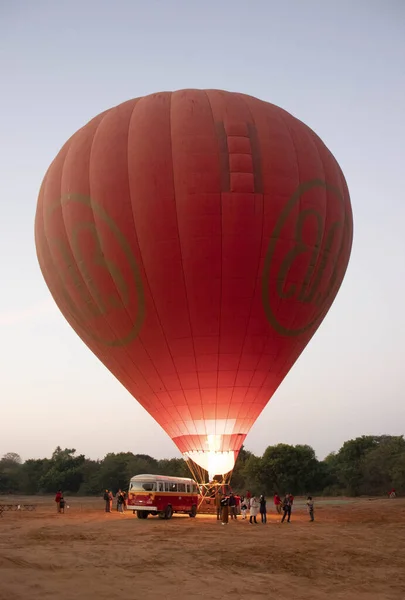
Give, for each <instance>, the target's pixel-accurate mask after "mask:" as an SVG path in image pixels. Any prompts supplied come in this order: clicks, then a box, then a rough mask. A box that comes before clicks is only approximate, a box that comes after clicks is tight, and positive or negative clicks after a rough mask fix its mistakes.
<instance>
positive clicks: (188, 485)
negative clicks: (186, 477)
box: [186, 483, 191, 494]
mask: <svg viewBox="0 0 405 600" xmlns="http://www.w3.org/2000/svg"><path fill="white" fill-rule="evenodd" d="M186 492H187V494H189V493H190V492H191V490H190V484H189V483H186Z"/></svg>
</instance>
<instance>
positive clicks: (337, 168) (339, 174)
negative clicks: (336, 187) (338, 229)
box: [312, 132, 349, 331]
mask: <svg viewBox="0 0 405 600" xmlns="http://www.w3.org/2000/svg"><path fill="white" fill-rule="evenodd" d="M312 134H313V135H312V137H313V144H314V145H315V147H316V150H317V152H318V154H319V156H320V151H319V147H318V145H322V146H323V147H324V148H325V149H326V150H327V152H329V154H330V156H331V159H332V163H333V166H334V169H335V171H336V173H337V177H338V179H339V181H340V186H341V189H342V199H343V202H342V206H343V226H342V238H341V243H340V246H339V251H338V252H337V256H338V257H339V256H340V254H341V248H342V246H343V245H344V242H345V229H346V226H347V221H346V219H347V210H346V209H347V206H346V199H345V196H344V193H343V191H344V186H342V177H343V172H342V170H341V168H340V166H339V164H338V162H337V160H336V159H335V157H334V156H333V154H332V153H330V151H329V150H328V148H327V147H326V146H325V144H324V143H323V142H322V140H321V139H320V138H318V136H317V135H316V134H315V132H312ZM321 162H322V160H321ZM322 165H323V162H322ZM323 166H324V165H323ZM325 182H326V179H325ZM326 183H327V182H326ZM326 191H327V193H331V192H330V190H328V188H326ZM327 197H328V196H327ZM325 222H326V218H325ZM322 241H323V239H322ZM348 264H349V261H348V262H347V265H346V269H347V267H348ZM346 269H345V271H344V273H342V278H341V282H340V284H339V285H337V286H336V291H335V295H334V297H333V299H334V298H336V296H337V294H338V292H339V289H340V287H341V285H342V283H343V279H344V275H345V273H346ZM332 275H333V272H332V273H331V275H330V277H332ZM328 281H330V278H329V280H328ZM332 302H333V300H332ZM330 308H331V305H329V306H328V305H326V306H325V308H324V310H323V311H322V312H321V313H320V315H319V317H318V319H317V321H316V329H318V327H319V326H320V325H321V323H322V321H323V320H324V318H325V317H326V315H327V313H328V312H329V309H330ZM316 329H315V331H316Z"/></svg>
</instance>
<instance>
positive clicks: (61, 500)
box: [59, 494, 65, 514]
mask: <svg viewBox="0 0 405 600" xmlns="http://www.w3.org/2000/svg"><path fill="white" fill-rule="evenodd" d="M59 507H60V508H59V512H60V513H62V514H64V513H65V499H64V497H63V494H62V495H61V498H60V502H59Z"/></svg>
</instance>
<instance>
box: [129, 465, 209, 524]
mask: <svg viewBox="0 0 405 600" xmlns="http://www.w3.org/2000/svg"><path fill="white" fill-rule="evenodd" d="M199 493H200V490H199V488H198V485H197V484H196V482H195V481H194V480H193V479H187V478H186V477H167V476H166V475H136V476H135V477H132V479H131V481H130V482H129V490H128V502H127V510H132V511H133V513H134V514H135V512H136V515H137V517H138V519H146V518H147V517H148V515H153V516H159V517H160V518H161V519H171V518H172V515H173V513H186V514H188V515H189V516H190V517H195V516H196V514H197V507H198V499H199Z"/></svg>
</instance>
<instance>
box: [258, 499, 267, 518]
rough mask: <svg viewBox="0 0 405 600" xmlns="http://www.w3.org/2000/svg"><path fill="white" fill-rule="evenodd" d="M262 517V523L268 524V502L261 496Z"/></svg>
mask: <svg viewBox="0 0 405 600" xmlns="http://www.w3.org/2000/svg"><path fill="white" fill-rule="evenodd" d="M259 502H260V517H261V519H262V523H267V501H266V498H265V497H264V495H263V494H262V495H261V496H260V500H259Z"/></svg>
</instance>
